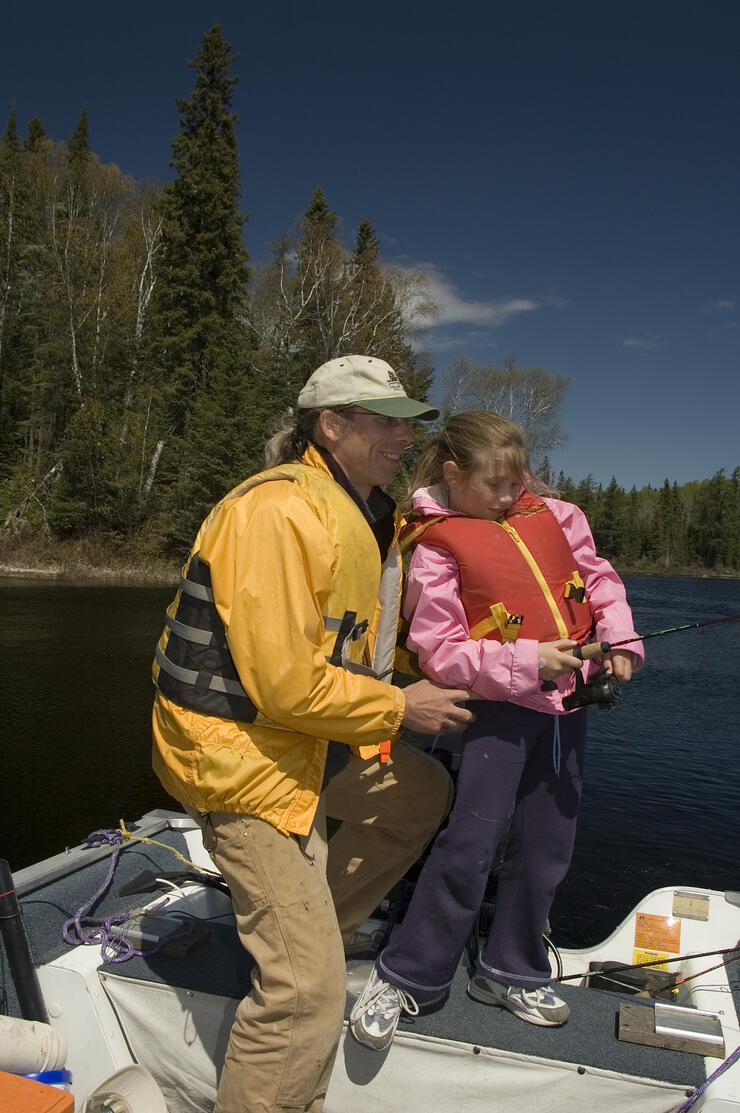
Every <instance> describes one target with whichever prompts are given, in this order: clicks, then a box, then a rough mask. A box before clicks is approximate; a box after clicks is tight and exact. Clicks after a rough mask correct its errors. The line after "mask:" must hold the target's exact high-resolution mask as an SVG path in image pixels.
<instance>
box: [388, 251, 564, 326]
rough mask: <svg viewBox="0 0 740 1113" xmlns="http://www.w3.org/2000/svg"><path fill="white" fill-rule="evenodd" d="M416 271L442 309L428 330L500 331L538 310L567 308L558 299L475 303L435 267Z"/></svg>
mask: <svg viewBox="0 0 740 1113" xmlns="http://www.w3.org/2000/svg"><path fill="white" fill-rule="evenodd" d="M409 269H410V268H409ZM413 269H414V270H415V271H421V272H422V273H423V274H424V275H425V276H426V279H427V289H428V292H429V296H430V297H431V298H432V300H433V301H434V302H435V303H436V305H437V306H438V307H439V313H438V315H437V316H436V317H435V318H434V320H433V321H430V322H429V324H428V325H427V328H438V327H439V326H440V325H462V324H467V325H478V326H479V327H480V326H488V327H489V328H500V327H501V325H504V324H505V323H506V322H507V321H509V320H511V318H512V317H516V316H517V315H518V314H520V313H531V312H532V310H534V309H542V308H544V307H551V308H552V307H554V308H558V309H560V308H562V307H563V306H564V304H565V302H563V301H561V300H560V299H557V298H491V299H490V300H488V301H475V300H473V299H471V298H466V297H465V295H464V294H463V293H461V292H460V291H459V290H458V288H457V287H456V286H455V284H454V283H453V282H451V281H450V279H448V278H447V277H446V275H444V274H443V273H442V271H440V270H439V269H438V268H437V267H436V266H435V264H434V263H419V264H418V265H417V266H415V267H414V268H413Z"/></svg>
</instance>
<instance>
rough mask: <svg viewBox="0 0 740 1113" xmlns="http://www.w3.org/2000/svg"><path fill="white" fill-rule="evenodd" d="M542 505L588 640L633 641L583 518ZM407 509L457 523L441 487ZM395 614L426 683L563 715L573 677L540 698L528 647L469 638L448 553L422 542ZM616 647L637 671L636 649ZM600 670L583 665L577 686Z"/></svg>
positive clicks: (553, 504)
mask: <svg viewBox="0 0 740 1113" xmlns="http://www.w3.org/2000/svg"><path fill="white" fill-rule="evenodd" d="M544 501H545V503H546V504H547V506H548V507H549V508H550V510H551V511H552V513H553V514H554V515H555V518H556V519H557V521H558V522H559V523H560V526H561V528H562V530H563V533H564V534H565V536H566V538H567V540H568V544H569V545H570V547H571V549H572V550H573V555H574V556H575V558H576V564H577V567H578V571H579V572H580V574H581V576H582V578H583V582H584V583H585V585H586V594H587V597H588V600H589V602H590V604H591V609H592V611H593V615H594V623H595V631H594V640H596V641H608V642H617V641H621V640H622V639H623V638H629V637H634V636H635V633H636V631H635V629H634V626H633V622H632V612H631V610H630V608H629V605H628V603H627V597H626V594H625V589H624V584H623V583H622V581H621V579H620V578H619V576H618V575H617V573H616V572H615V571H614V569H613V568H612V566H611V564H610V563H609V561H608V560H604V559H603V558H602V557H600V556H598V555H597V553H596V549H595V547H594V539H593V537H592V535H591V529H590V527H589V524H588V521H587V520H586V516H585V514H584V513H583V511H581V510H579V509H578V507H577V506H574V505H573V504H572V503H569V502H561V501H560V500H559V499H549V498H546V499H545V500H544ZM413 504H414V509H415V510H419V511H421V512H422V513H423V514H426V515H439V514H443V515H445V516H457V517H461V516H462V515H459V514H457V512H456V511H454V510H450V508H449V507H448V505H447V494H446V491H445V489H444V488H443V487H441V486H438V487H430V488H428V489H427V488H422V489H421V490H419V491H416V492H415V494H414V497H413ZM403 609H404V615H405V617H406V618H407V619H408V620H409V621H410V630H409V636H408V641H407V645H408V647H409V648H410V649H413V650H414V651H415V652H416V653H417V655H418V658H419V664H420V666H421V668H422V669H423V671H424V673H425V674H426V675H427V676H428V677H429V678H430V679H432V680H435V681H437V683H439V684H445V685H447V686H449V687H453V688H466V689H468V691H470V692H473V693H474V694H475V695H476V696H478V697H479V698H480V699H487V700H508V701H510V702H511V703H517V704H520V705H521V706H522V707H531V708H532V709H533V710H535V711H544V712H548V713H550V714H553V713H561V714H562V713H564V712H563V696H565V695H568V694H569V693H570V692H572V691H573V689H574V688H575V683H576V682H575V674H569V675H568V676H562V677H560V678H559V679H558V680H557V691H552V692H543V691H541V685H542V681H541V680H540V678H539V676H538V675H537V657H538V653H537V645H538V643H537V642H536V641H532V640H531V639H526V638H520V639H518V640H517V641H514V642H507V643H505V644H502V643H500V642H497V641H493V640H491V639H488V638H483V639H481V640H479V641H474V640H473V639H472V638H471V637H470V631H469V629H468V623H467V619H466V617H465V611H464V610H463V605H462V601H461V598H460V576H459V572H458V567H457V561H456V560H455V558H454V557H453V556H452V554H451V553H448V552H446V551H444V550H442V549H439V548H435V546H434V545H427V544H425V543H424V541H423V539H422V541H421V542H420V543H419V544H418V545H417V546H416V548H415V549H414V552H413V556H412V557H411V564H410V568H409V575H408V583H407V587H406V594H405V597H404V608H403ZM624 648H625V649H627V650H629V651H630V652H631V653H633V654H634V655H635V661H634V665H635V668H639V667H640V666H641V665H642V661H643V659H644V650H643V646H642V642H633V643H632V644H631V645H628V646H625V647H624ZM600 667H601V666H600V664H599V662H598V661H593V662H589V663H587V664H586V665H585V666H584V670H583V675H584V679H588V676H589V675H593V673H594V672H597V671H598V669H599V668H600Z"/></svg>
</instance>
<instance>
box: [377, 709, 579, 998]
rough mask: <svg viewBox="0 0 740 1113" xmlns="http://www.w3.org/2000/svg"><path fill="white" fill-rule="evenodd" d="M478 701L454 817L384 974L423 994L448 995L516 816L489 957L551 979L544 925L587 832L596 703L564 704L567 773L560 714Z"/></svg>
mask: <svg viewBox="0 0 740 1113" xmlns="http://www.w3.org/2000/svg"><path fill="white" fill-rule="evenodd" d="M468 706H469V707H470V709H471V710H472V711H473V712H474V713H475V715H476V721H475V722H474V723H472V724H471V725H470V727H468V729H467V730H466V731H465V734H464V735H463V751H462V764H461V767H460V773H459V776H458V782H457V791H456V795H455V803H454V805H453V809H452V812H451V813H450V817H449V821H448V823H447V826H446V827H445V828H443V829H442V830H441V831H440V832H439V834H438V835H437V837H436V839H435V841H434V843H433V845H432V849H431V851H430V852H429V856H428V857H427V860H426V862H425V863H424V866H423V869H422V871H421V874H420V876H419V880H418V882H417V884H416V888H415V890H414V893H413V896H412V899H411V904H410V906H409V909H408V911H407V913H406V916H405V918H404V920H403V923H402V924H401V928H400V930H399V932H398V933H397V934H396V936H395V937H394V939H393V940H392V942H391V943H390V945H389V946H388V947H386V949H385V950H384V951H383V952H382V954H381V955H380V956H379V958H378V963H377V966H378V972H379V974H380V976H381V977H382V978H384V979H385V980H386V981H388V982H390V983H391V984H392V985H397V986H400V987H401V988H402V989H407V990H408V991H409V992H410V993H412V994H413V996H414V997H416V999H417V1001H419V1003H424V1002H430V1001H433V1000H435V999H436V998H438V997H441V996H443V995H444V993H445V991H446V990H447V989H448V987H449V985H450V983H451V981H452V978H453V976H454V973H455V970H456V968H457V965H458V963H459V961H460V958H461V955H462V953H463V950H464V949H465V944H466V942H467V939H468V937H469V935H470V932H471V929H472V927H473V924H474V922H475V918H476V915H477V913H478V910H479V908H480V906H481V902H482V900H483V897H484V894H485V889H486V883H487V881H488V875H489V872H490V869H491V865H492V863H493V860H494V857H495V855H496V849H497V846H498V844H499V841H500V839H501V837H502V835H503V834H504V832H505V831H506V828H507V823H508V820H509V817H510V816H511V829H510V832H509V836H508V843H507V845H506V851H505V855H504V861H503V865H502V867H501V871H500V873H499V875H498V884H497V890H496V905H495V912H494V917H493V923H492V926H491V931H490V934H489V936H488V939H487V940H486V944H485V946H484V948H483V950H482V952H481V955H480V958H479V960H478V969H479V971H480V972H481V973H483V974H486V975H487V976H488V977H491V978H494V979H495V980H496V981H499V982H502V983H503V984H505V985H517V986H523V987H524V988H525V989H534V988H536V987H537V986H541V985H544V984H546V983H547V982H549V981H550V978H551V972H550V963H549V960H548V956H547V949H546V947H545V944H544V942H543V939H542V935H543V931H544V928H545V924H546V922H547V917H548V915H549V912H550V906H551V904H552V900H553V897H554V895H555V890H556V888H557V886H558V885H559V884H560V882H561V881H562V880H563V878H564V877H565V875H566V873H567V872H568V866H569V864H570V858H571V854H572V851H573V842H574V839H575V831H576V817H577V814H578V803H579V800H580V796H581V784H582V780H583V753H584V746H585V738H586V711H585V709H581V710H579V711H574V712H571V713H570V714H569V715H561V716H559V720H560V721H559V728H560V751H561V753H560V772H559V774H556V772H555V767H554V763H553V730H554V721H553V716H552V715H547V714H544V713H542V712H540V711H531V710H530V709H529V708H526V707H518V706H517V705H516V704H512V703H492V702H489V701H482V700H481V701H475V702H472V703H470V704H468ZM512 811H513V815H512Z"/></svg>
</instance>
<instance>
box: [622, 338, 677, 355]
mask: <svg viewBox="0 0 740 1113" xmlns="http://www.w3.org/2000/svg"><path fill="white" fill-rule="evenodd" d="M667 343H668V341H667V340H664V339H663V337H662V336H629V337H627V338H626V339H625V340H623V341H622V347H623V348H642V350H643V351H645V352H653V351H655V349H656V348H664V347H665V346H666V344H667Z"/></svg>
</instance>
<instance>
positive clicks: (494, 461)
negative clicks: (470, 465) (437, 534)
mask: <svg viewBox="0 0 740 1113" xmlns="http://www.w3.org/2000/svg"><path fill="white" fill-rule="evenodd" d="M442 472H443V475H444V478H445V483H446V484H447V489H448V490H449V492H450V508H451V509H452V510H457V511H459V512H460V513H461V514H467V515H468V517H469V518H486V519H487V520H488V521H489V522H495V521H496V519H497V518H502V517H503V516H504V514H505V513H506V511H507V510H509V509H511V507H512V506H513V505H514V503H515V502H516V500H517V498H518V497H519V492H520V491H521V489H522V481H521V478H520V476H519V475H517V474H516V472H514V471H513V470H512V469H511V467H510V466H507V465H506V464H505V463H504V462H503V461H502V460H501V459H500V458H499V457H498V455H497V454H496V453H492V454H491V455H490V456H489V457H488V459H487V460H486V461H485V462H484V463H483V464H481V466H480V467H478V468H475V469H474V470H471V471H462V469H461V468H459V467H458V466H457V464H456V463H455V461H454V460H446V461H445V463H444V464H443V465H442Z"/></svg>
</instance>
